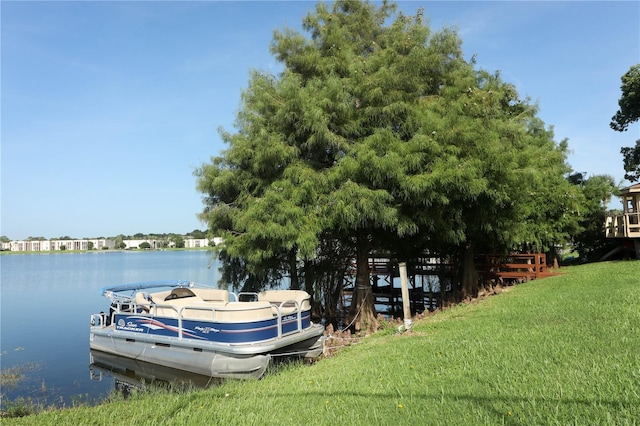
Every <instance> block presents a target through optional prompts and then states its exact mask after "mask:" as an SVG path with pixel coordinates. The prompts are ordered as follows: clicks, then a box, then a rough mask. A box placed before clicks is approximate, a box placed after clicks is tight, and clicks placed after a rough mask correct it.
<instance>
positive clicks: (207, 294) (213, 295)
mask: <svg viewBox="0 0 640 426" xmlns="http://www.w3.org/2000/svg"><path fill="white" fill-rule="evenodd" d="M191 290H192V291H193V292H194V293H195V294H196V296H200V297H201V298H202V300H204V301H205V302H225V303H226V302H228V301H229V291H227V290H221V289H218V288H192V289H191Z"/></svg>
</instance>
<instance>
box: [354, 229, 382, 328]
mask: <svg viewBox="0 0 640 426" xmlns="http://www.w3.org/2000/svg"><path fill="white" fill-rule="evenodd" d="M347 320H348V321H349V323H353V328H354V329H355V331H356V332H357V331H366V332H373V331H375V330H376V329H377V328H378V321H377V320H376V311H375V306H374V304H373V294H372V292H371V283H370V281H369V240H368V237H367V236H366V235H360V236H358V241H357V248H356V283H355V289H354V292H353V298H352V300H351V307H350V308H349V314H348V315H347Z"/></svg>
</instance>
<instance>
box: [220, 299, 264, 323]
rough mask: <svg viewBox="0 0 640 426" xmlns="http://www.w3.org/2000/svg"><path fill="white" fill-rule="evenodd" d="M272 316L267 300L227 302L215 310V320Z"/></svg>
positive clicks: (250, 319) (240, 319)
mask: <svg viewBox="0 0 640 426" xmlns="http://www.w3.org/2000/svg"><path fill="white" fill-rule="evenodd" d="M271 318H273V313H272V311H271V304H270V303H268V302H228V303H226V304H225V306H224V308H220V309H218V310H216V321H224V322H249V321H261V320H268V319H271Z"/></svg>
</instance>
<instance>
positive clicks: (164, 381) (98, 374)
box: [89, 350, 224, 398]
mask: <svg viewBox="0 0 640 426" xmlns="http://www.w3.org/2000/svg"><path fill="white" fill-rule="evenodd" d="M90 352H91V356H90V360H91V363H90V365H89V372H90V375H91V380H94V381H103V380H108V378H113V380H114V388H115V390H116V391H117V392H120V393H122V395H123V396H124V397H125V398H126V397H128V396H129V395H130V394H131V392H132V391H134V390H137V391H145V390H147V389H157V388H162V389H170V390H176V391H185V390H190V389H193V388H202V389H204V388H208V387H210V386H214V385H218V384H220V383H222V381H223V380H224V379H218V378H213V377H208V376H202V375H200V374H194V373H190V372H187V371H183V370H176V369H173V368H169V367H164V366H161V365H156V364H150V363H148V362H143V361H138V360H134V359H130V358H124V357H121V356H117V355H112V354H107V353H104V352H100V351H94V350H91V351H90Z"/></svg>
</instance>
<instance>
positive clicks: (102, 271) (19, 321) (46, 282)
mask: <svg viewBox="0 0 640 426" xmlns="http://www.w3.org/2000/svg"><path fill="white" fill-rule="evenodd" d="M218 266H219V265H218V263H217V262H212V261H211V255H210V254H209V253H207V251H205V250H202V251H145V252H121V251H115V252H108V251H107V252H103V251H100V252H87V253H83V254H30V255H2V256H0V286H1V287H0V353H1V356H0V367H1V368H2V370H3V372H5V371H9V370H7V369H10V368H12V367H13V368H16V367H25V366H26V367H28V368H25V370H24V374H25V378H24V380H22V381H21V382H20V384H19V385H18V386H17V387H13V386H6V385H5V386H3V387H2V389H0V393H1V394H2V397H3V398H7V399H8V400H15V398H18V397H28V398H32V399H36V400H38V401H42V402H46V403H47V404H55V405H67V406H68V405H70V404H72V403H73V401H74V400H76V399H77V398H78V397H81V398H82V401H84V402H87V400H88V401H89V402H94V401H96V402H97V401H100V400H101V399H103V398H104V397H106V396H107V395H108V394H109V393H110V392H111V391H112V390H113V389H114V379H113V378H109V377H104V376H103V378H102V380H96V378H95V377H94V379H92V377H91V374H90V371H89V320H90V316H91V314H93V313H97V312H100V311H106V310H107V309H108V307H109V303H108V300H107V299H106V298H104V297H103V296H101V295H100V289H101V288H102V287H105V286H108V285H116V284H124V283H133V282H143V281H152V280H173V279H183V280H190V281H195V282H198V283H202V284H207V285H212V286H214V285H216V284H217V281H218V279H219V272H218Z"/></svg>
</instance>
